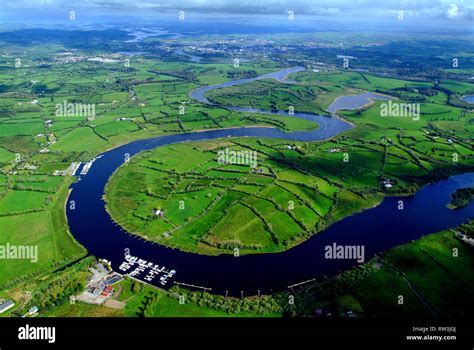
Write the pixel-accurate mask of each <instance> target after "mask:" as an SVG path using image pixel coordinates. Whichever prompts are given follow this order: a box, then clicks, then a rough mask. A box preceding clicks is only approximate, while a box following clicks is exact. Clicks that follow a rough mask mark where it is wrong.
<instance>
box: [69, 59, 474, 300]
mask: <svg viewBox="0 0 474 350" xmlns="http://www.w3.org/2000/svg"><path fill="white" fill-rule="evenodd" d="M294 71H295V68H292V69H289V70H288V69H287V70H282V71H279V72H276V73H270V75H264V76H261V77H257V78H253V79H251V80H249V79H243V80H239V82H238V83H236V82H235V81H232V82H227V83H224V84H219V85H215V86H213V87H211V88H209V87H205V88H201V89H197V90H195V91H193V92H192V93H191V97H193V98H195V99H198V100H200V101H202V102H204V103H206V101H205V96H204V94H205V92H207V91H210V90H211V89H212V88H214V89H215V88H220V87H224V85H225V86H232V85H237V84H243V83H247V82H249V81H252V80H257V79H264V78H265V79H267V78H276V79H278V80H281V81H284V80H285V79H286V76H287V75H288V74H289V73H291V72H294ZM272 75H273V76H272ZM217 86H218V87H217ZM207 103H209V102H208V101H207ZM235 108H238V107H235ZM239 110H247V111H248V109H242V108H239ZM251 111H256V112H258V113H273V114H275V112H271V111H260V110H254V109H252V110H251ZM277 114H284V115H287V113H286V112H278V113H277ZM294 117H296V118H304V119H309V120H313V121H315V122H317V123H318V124H320V127H319V128H318V129H314V130H310V131H300V132H291V133H285V132H283V131H281V130H278V129H274V128H259V127H252V128H235V129H228V130H223V129H221V130H211V131H204V132H193V133H187V134H178V135H168V136H160V137H156V138H152V139H146V140H138V141H134V142H131V143H128V144H126V145H123V146H120V147H117V148H115V149H112V150H109V151H107V152H105V153H103V157H100V158H99V159H97V160H96V161H95V162H94V164H93V165H92V167H91V168H90V170H89V172H88V173H87V175H83V176H81V180H80V181H78V182H76V183H75V184H73V185H72V192H71V194H70V196H69V199H68V203H71V201H74V206H75V208H74V209H71V206H70V205H68V206H67V218H68V222H69V227H70V230H71V233H72V234H73V235H74V237H75V238H76V239H77V240H78V241H79V242H80V243H81V244H83V245H84V247H85V248H86V249H87V250H88V251H89V253H90V254H92V255H95V256H97V257H100V258H105V259H107V260H109V261H111V262H112V267H113V269H114V270H117V271H118V272H122V271H120V270H118V267H119V266H120V265H121V264H122V262H124V252H125V251H126V250H127V249H128V250H129V251H130V253H131V255H133V256H137V257H139V258H141V259H143V260H146V261H148V262H153V263H154V264H159V265H160V266H163V265H164V266H166V267H167V269H168V270H171V269H174V270H176V271H177V273H176V275H175V276H173V281H174V282H180V283H186V284H191V285H197V286H204V287H207V288H211V289H212V291H213V292H216V293H225V292H226V291H229V293H230V294H232V295H240V293H241V291H243V292H244V295H254V294H256V293H257V291H260V292H261V293H268V292H272V291H278V290H283V289H285V288H287V287H288V286H289V285H292V284H294V283H298V282H302V281H305V280H308V279H312V278H322V277H323V276H331V275H334V274H337V273H338V272H340V271H342V270H345V269H349V268H351V267H353V266H355V265H356V264H357V262H356V261H355V260H347V259H346V260H337V259H334V260H329V259H326V258H325V256H324V251H325V247H326V246H327V245H332V244H333V243H336V244H338V245H360V246H364V248H365V260H366V261H367V260H368V259H370V258H371V257H372V256H374V254H377V253H380V252H382V251H384V250H387V249H389V248H391V247H393V246H396V245H400V244H403V243H406V242H408V241H410V240H412V239H416V238H419V237H421V236H423V235H426V234H429V233H433V232H437V231H440V230H444V229H447V228H449V227H454V226H457V225H459V224H461V223H463V222H465V221H466V220H467V219H469V218H472V217H474V203H471V204H470V205H469V206H467V207H465V208H462V209H457V210H451V209H448V208H447V207H446V204H447V203H448V202H449V199H450V194H451V193H452V192H453V191H454V190H456V189H458V188H462V187H466V186H474V173H467V174H463V175H458V176H452V177H450V178H449V179H447V180H442V181H440V182H438V183H436V184H433V185H428V186H425V187H424V188H422V189H421V190H420V191H419V192H418V193H417V194H416V195H414V196H410V197H405V198H403V201H404V210H398V201H399V200H400V198H390V197H389V198H385V199H384V200H383V202H382V203H381V204H380V205H379V206H377V207H375V208H372V209H368V210H365V211H363V212H361V213H358V214H355V215H353V216H350V217H347V218H345V219H343V220H341V221H339V222H337V223H335V224H333V225H332V226H330V227H329V228H328V229H326V230H324V231H322V232H319V233H318V234H315V235H314V236H312V237H311V238H310V239H308V240H307V241H305V242H303V243H301V244H300V245H298V246H296V247H294V248H292V249H289V250H287V251H285V252H281V253H272V254H254V255H246V256H240V257H234V256H232V255H220V256H206V255H199V254H193V253H186V252H182V251H179V250H176V249H171V248H168V247H165V246H161V245H159V244H156V243H152V242H148V241H145V240H143V239H141V238H139V237H136V236H133V235H130V234H128V233H127V232H125V231H124V230H123V229H122V228H121V227H119V226H117V225H116V224H115V223H114V222H113V221H112V219H111V218H110V216H109V215H108V213H107V211H106V210H105V203H104V200H103V198H102V196H103V193H104V187H105V185H106V183H107V181H108V179H109V177H110V176H111V175H112V173H113V172H114V171H115V170H116V169H117V168H118V167H120V166H121V165H122V164H123V162H124V159H125V155H126V154H128V155H130V156H133V155H135V154H137V153H139V152H141V151H143V150H150V149H153V148H156V147H160V146H164V145H168V144H172V143H178V142H189V141H201V140H210V139H217V138H224V137H258V138H279V139H286V140H304V141H314V140H321V139H325V138H328V137H332V136H335V135H337V134H339V133H341V132H343V131H345V130H348V129H350V128H351V127H352V126H351V125H349V124H348V123H346V122H345V121H343V120H342V119H339V118H336V117H325V116H318V115H313V114H307V113H297V112H295V114H294ZM136 277H137V278H139V279H142V280H143V277H144V276H143V274H138V275H137V276H136ZM150 283H151V284H154V285H157V286H159V287H162V285H160V283H159V280H157V279H155V280H152V281H151V282H150ZM171 285H172V282H171V281H170V283H168V284H167V285H166V286H165V287H164V288H168V287H170V286H171Z"/></svg>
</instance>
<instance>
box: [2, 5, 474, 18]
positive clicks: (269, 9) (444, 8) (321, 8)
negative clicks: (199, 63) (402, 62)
mask: <svg viewBox="0 0 474 350" xmlns="http://www.w3.org/2000/svg"><path fill="white" fill-rule="evenodd" d="M0 1H2V2H3V3H4V5H5V7H6V8H7V9H8V8H10V9H27V8H44V9H48V8H90V9H91V10H96V11H97V10H100V9H103V10H104V11H105V10H107V11H111V12H114V11H116V12H126V11H131V12H140V11H143V12H147V13H154V12H156V13H161V12H165V11H179V10H184V11H196V12H207V13H216V12H220V13H228V14H241V15H251V14H260V15H263V14H269V15H276V14H287V13H288V11H293V12H294V13H295V15H296V16H298V15H323V16H366V17H370V16H376V17H388V16H393V14H394V13H398V11H404V12H405V13H406V14H407V15H409V16H413V17H424V18H445V19H450V20H472V19H474V4H473V2H472V0H457V1H452V0H451V1H450V0H385V1H379V0H135V1H130V0H0Z"/></svg>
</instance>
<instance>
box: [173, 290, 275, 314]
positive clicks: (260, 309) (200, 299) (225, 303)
mask: <svg viewBox="0 0 474 350" xmlns="http://www.w3.org/2000/svg"><path fill="white" fill-rule="evenodd" d="M170 296H171V297H172V298H174V299H176V300H184V301H185V302H186V303H187V302H193V303H195V304H197V305H198V306H200V307H208V308H211V309H215V310H220V311H224V312H227V313H229V314H231V313H240V312H247V313H256V314H261V315H263V314H270V313H281V312H283V308H282V306H281V303H280V300H279V299H278V298H276V297H272V296H261V297H254V298H244V299H238V298H234V297H227V298H226V297H224V296H222V295H215V294H210V293H207V292H204V293H203V292H197V291H190V290H185V289H179V291H178V290H176V289H175V290H174V291H173V292H172V293H170Z"/></svg>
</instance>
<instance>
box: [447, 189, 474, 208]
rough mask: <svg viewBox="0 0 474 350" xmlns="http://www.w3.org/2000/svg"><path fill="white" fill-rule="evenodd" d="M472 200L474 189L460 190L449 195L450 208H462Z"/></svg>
mask: <svg viewBox="0 0 474 350" xmlns="http://www.w3.org/2000/svg"><path fill="white" fill-rule="evenodd" d="M473 199H474V187H468V188H461V189H458V190H456V191H455V192H454V193H453V194H452V195H451V203H450V204H449V206H450V207H451V208H463V207H465V206H466V205H468V204H469V203H471V201H472V200H473Z"/></svg>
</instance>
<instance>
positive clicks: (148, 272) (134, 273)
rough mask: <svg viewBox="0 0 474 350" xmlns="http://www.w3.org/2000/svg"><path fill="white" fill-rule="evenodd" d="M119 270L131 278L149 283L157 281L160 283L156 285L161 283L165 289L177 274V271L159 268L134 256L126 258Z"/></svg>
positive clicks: (163, 267)
mask: <svg viewBox="0 0 474 350" xmlns="http://www.w3.org/2000/svg"><path fill="white" fill-rule="evenodd" d="M119 270H120V271H122V272H123V273H125V274H127V275H128V276H130V277H134V278H136V279H140V280H141V279H143V280H144V281H147V282H148V283H151V282H153V281H154V280H155V279H157V280H158V282H155V283H159V284H160V286H163V287H165V286H167V284H168V282H169V281H170V280H171V279H172V278H173V277H174V275H175V274H176V271H175V270H169V269H167V268H166V267H165V266H159V265H158V264H154V263H153V262H150V261H146V260H143V259H140V258H138V257H136V256H132V255H126V256H125V261H123V262H122V263H121V264H120V266H119Z"/></svg>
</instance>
